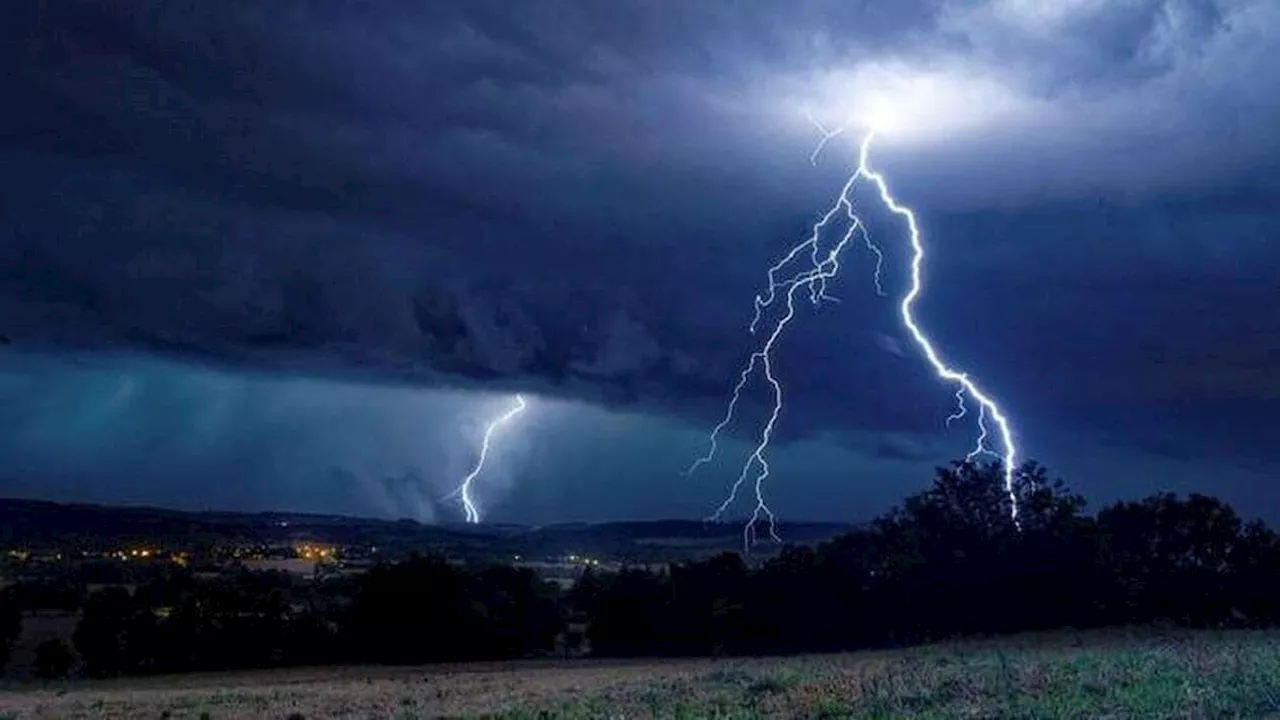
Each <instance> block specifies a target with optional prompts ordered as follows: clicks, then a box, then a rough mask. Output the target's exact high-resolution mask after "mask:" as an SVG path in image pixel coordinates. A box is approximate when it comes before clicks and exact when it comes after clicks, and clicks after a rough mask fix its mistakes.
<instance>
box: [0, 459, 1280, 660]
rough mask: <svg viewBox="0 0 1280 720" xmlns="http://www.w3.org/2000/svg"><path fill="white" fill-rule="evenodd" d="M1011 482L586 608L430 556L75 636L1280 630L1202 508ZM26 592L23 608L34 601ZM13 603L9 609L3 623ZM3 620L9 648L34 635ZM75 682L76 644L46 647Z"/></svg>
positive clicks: (665, 646)
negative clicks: (1105, 499) (1096, 502)
mask: <svg viewBox="0 0 1280 720" xmlns="http://www.w3.org/2000/svg"><path fill="white" fill-rule="evenodd" d="M1003 482H1004V481H1003V473H1002V472H1001V469H1000V468H999V466H997V465H994V464H986V465H977V464H973V463H957V464H954V465H953V466H951V467H948V468H942V469H939V470H938V472H937V476H936V478H935V480H934V483H933V485H932V486H931V487H930V488H929V489H927V490H925V491H923V492H921V493H919V494H916V495H913V496H911V497H909V498H907V499H906V500H905V501H904V502H903V503H902V504H901V505H899V506H898V507H895V508H894V509H892V510H891V511H889V512H888V513H886V514H884V515H883V516H881V517H879V518H877V519H876V520H874V521H873V522H872V523H870V524H869V525H867V526H866V527H865V528H863V529H860V530H858V531H856V532H852V533H850V534H847V535H844V536H842V537H839V538H837V539H835V540H832V541H830V542H827V543H823V544H821V545H818V546H816V547H805V546H789V547H785V548H783V549H782V551H781V552H780V553H778V554H777V555H775V556H773V557H771V558H769V559H768V560H766V561H764V562H762V563H759V564H758V565H754V566H751V565H748V563H747V562H745V561H744V559H743V558H742V557H741V556H739V555H737V554H733V553H726V554H722V555H718V556H715V557H712V558H709V559H705V560H701V561H690V562H683V563H674V564H671V565H669V566H667V567H666V568H665V569H663V570H661V571H652V570H648V569H644V568H628V569H623V570H622V571H620V572H616V573H609V572H598V571H590V572H587V573H586V574H584V575H583V577H582V578H581V579H580V580H579V581H578V582H577V583H576V584H575V585H574V586H573V587H572V588H571V589H570V590H568V591H567V592H560V591H559V589H558V588H557V587H556V586H554V585H552V584H549V583H546V582H544V581H542V580H541V579H539V577H538V576H537V575H536V574H535V573H533V572H532V571H530V570H527V569H519V568H515V567H510V566H500V565H495V566H469V565H455V564H451V563H449V562H447V561H445V560H444V559H442V558H438V557H430V556H428V557H420V558H416V559H413V560H410V561H408V562H403V563H399V564H395V565H380V566H378V567H375V568H373V569H372V570H370V571H369V572H367V573H365V574H363V575H361V576H358V577H355V578H333V579H329V580H325V581H321V582H316V583H304V582H301V581H299V580H298V579H296V578H292V577H290V576H288V575H285V574H283V573H250V572H242V573H240V574H238V575H235V576H232V577H229V578H222V579H219V580H217V581H207V580H205V581H201V580H197V579H195V578H193V577H192V576H191V575H189V574H184V573H181V572H173V573H167V574H166V575H165V576H163V577H158V578H154V579H152V580H151V581H149V582H147V583H146V584H143V585H140V586H138V587H137V588H136V589H135V590H134V591H133V592H129V591H127V590H125V589H123V588H108V589H106V590H102V591H100V592H97V593H94V594H92V595H90V596H89V597H88V598H87V600H86V601H85V603H84V607H83V612H82V618H81V620H80V622H79V626H78V627H77V629H76V632H75V634H74V636H73V645H74V657H78V659H79V667H80V668H81V670H82V672H83V673H84V674H86V675H90V676H110V675H119V674H148V673H161V672H184V671H192V670H221V669H231V668H246V667H273V666H282V665H297V664H308V665H314V664H327V663H392V664H413V663H423V662H434V661H458V660H478V659H496V658H511V657H521V656H529V655H538V654H547V653H552V652H561V651H567V650H570V649H573V648H574V647H575V646H577V645H578V643H579V642H580V641H582V640H585V643H586V646H587V647H589V650H590V652H591V654H593V655H597V656H634V655H711V654H770V653H794V652H823V651H838V650H853V649H861V648H871V647H886V646H900V645H906V644H914V643H923V642H929V641H933V640H940V639H946V638H955V637H960V636H965V635H974V634H995V633H1012V632H1019V631H1028V630H1043V629H1052V628H1061V627H1074V628H1092V627H1103V626H1113V625H1133V624H1150V623H1173V624H1178V625H1182V626H1187V627H1223V626H1261V625H1271V624H1275V623H1277V622H1278V621H1280V538H1278V537H1277V534H1276V533H1275V532H1274V531H1272V530H1271V529H1269V528H1268V527H1266V526H1265V525H1263V524H1262V523H1260V522H1245V521H1243V520H1242V519H1241V518H1240V516H1239V515H1238V514H1237V513H1236V512H1235V511H1234V510H1233V509H1232V508H1231V507H1230V506H1229V505H1227V504H1226V503H1224V502H1222V501H1220V500H1218V499H1215V498H1212V497H1208V496H1204V495H1194V494H1193V495H1191V496H1189V497H1185V498H1180V497H1175V496H1173V495H1168V494H1162V495H1156V496H1152V497H1149V498H1146V499H1143V500H1140V501H1126V502H1119V503H1116V504H1113V505H1111V506H1108V507H1106V508H1103V509H1101V510H1100V511H1099V512H1097V513H1096V514H1093V515H1091V514H1088V513H1086V503H1085V500H1084V498H1083V497H1081V496H1080V495H1079V494H1076V493H1074V492H1072V491H1071V490H1070V489H1069V488H1067V487H1066V486H1065V485H1064V484H1063V483H1062V482H1061V481H1060V480H1050V478H1049V476H1048V474H1047V473H1046V471H1045V470H1044V468H1042V467H1040V466H1039V465H1036V464H1034V463H1028V464H1026V465H1024V466H1023V467H1021V468H1020V469H1019V471H1018V472H1017V473H1016V475H1015V487H1014V493H1015V495H1016V496H1017V497H1018V498H1019V502H1018V506H1017V510H1018V512H1017V516H1016V518H1015V517H1014V515H1013V505H1012V503H1011V500H1010V497H1009V494H1008V493H1007V491H1006V489H1005V487H1004V484H1003ZM12 590H13V589H11V592H10V595H9V596H8V602H7V604H8V606H9V607H10V608H12V607H14V606H15V605H16V602H15V601H14V600H13V598H14V597H15V595H13V593H12ZM4 604H5V603H0V607H2V606H3V605H4ZM12 617H13V610H12V609H11V610H10V611H8V612H5V611H3V610H2V609H0V642H3V643H5V645H6V646H7V641H8V640H11V639H12V636H13V635H15V634H16V630H15V629H14V627H15V625H14V624H13V622H11V618H12ZM41 650H42V655H41V656H40V657H37V664H36V670H37V672H38V673H40V674H46V675H52V676H56V675H58V674H62V673H66V672H67V670H68V669H69V668H70V667H71V665H72V663H73V653H72V652H71V650H72V648H67V647H62V648H59V647H57V646H56V645H50V646H49V647H42V648H41Z"/></svg>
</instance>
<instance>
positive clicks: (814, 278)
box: [685, 117, 1018, 550]
mask: <svg viewBox="0 0 1280 720" xmlns="http://www.w3.org/2000/svg"><path fill="white" fill-rule="evenodd" d="M810 120H813V118H812V117H811V118H810ZM813 122H814V124H815V125H816V126H817V127H818V130H819V131H820V132H821V133H822V139H821V141H820V142H819V144H818V147H817V148H816V149H815V150H814V152H813V154H812V155H811V156H810V160H811V161H814V162H816V159H817V156H818V154H819V153H820V152H821V151H822V148H823V147H824V146H825V145H826V144H827V143H828V142H830V141H831V140H832V139H834V138H835V137H836V136H837V135H839V134H840V133H841V132H842V131H843V128H841V129H837V130H829V129H827V128H826V127H823V126H822V125H821V124H820V123H818V122H817V121H816V120H815V121H813ZM874 137H875V133H874V132H869V133H868V134H867V136H866V138H865V139H863V141H862V145H861V147H860V148H859V153H858V167H857V169H856V170H855V171H854V172H853V174H852V175H851V176H849V179H848V180H847V181H846V182H845V184H844V187H843V188H841V190H840V194H839V195H838V196H837V197H836V200H835V202H834V203H833V204H832V205H831V207H829V208H828V209H827V211H826V212H825V213H823V214H822V215H821V216H820V217H819V219H818V221H817V222H816V223H814V225H813V227H812V228H811V229H810V233H809V235H808V237H807V238H806V239H805V240H803V241H801V242H800V243H798V244H797V245H795V246H794V247H792V248H791V249H790V250H789V251H788V252H787V254H786V255H784V256H783V257H782V259H781V260H779V261H778V262H777V263H774V265H773V266H772V267H770V268H769V272H768V274H767V280H768V287H767V288H766V289H765V291H764V292H763V293H761V294H759V295H757V296H756V298H755V302H754V305H755V312H754V314H753V316H752V319H751V323H750V324H749V325H748V326H747V329H748V331H749V332H750V333H752V334H753V335H754V334H756V332H757V331H758V330H759V328H760V326H761V324H762V323H764V322H765V321H766V320H767V319H768V318H769V317H770V311H772V310H774V309H775V305H776V304H777V300H778V299H779V297H780V296H781V297H782V298H784V299H785V307H784V308H782V309H781V310H780V311H778V313H777V315H778V316H777V317H776V319H773V320H772V321H771V324H770V325H769V327H770V330H769V331H768V332H767V333H766V334H765V340H764V343H763V344H762V345H761V346H760V347H759V349H758V350H756V351H755V352H753V353H752V354H751V357H750V358H749V360H748V361H747V366H746V367H745V368H744V369H743V370H742V374H741V375H740V376H739V378H738V383H737V385H736V386H735V387H734V389H733V394H732V395H731V396H730V399H729V405H728V408H727V409H726V411H725V415H724V418H723V419H722V420H721V421H720V422H719V424H717V425H716V426H715V428H714V429H712V431H711V436H710V438H709V442H708V448H707V452H706V454H704V455H703V456H702V457H699V458H698V459H696V460H695V461H694V462H693V464H692V465H690V466H689V468H688V469H687V470H686V471H685V473H686V474H692V473H693V472H694V471H695V470H697V469H698V467H700V466H701V465H704V464H706V463H709V462H711V460H712V459H713V458H714V457H715V454H716V452H717V449H718V441H719V437H720V433H721V432H722V431H723V430H724V429H725V428H726V427H728V426H729V424H730V423H731V422H733V418H734V413H735V411H736V409H737V406H738V401H739V400H740V399H741V396H742V391H743V390H744V389H746V387H747V384H748V383H749V382H750V380H751V378H752V376H753V375H754V374H755V373H756V369H757V368H760V369H761V371H762V374H763V375H764V379H765V381H766V382H768V383H769V386H770V388H771V390H772V396H773V407H772V411H771V412H770V415H769V419H768V421H767V422H766V423H765V424H764V427H763V428H762V430H761V431H760V434H759V436H758V441H757V443H756V445H755V448H754V449H753V451H752V452H751V453H750V454H749V455H748V456H747V460H746V462H745V463H744V464H743V466H742V470H741V472H740V473H739V474H738V479H737V481H736V482H734V483H733V485H732V486H731V487H730V489H729V493H728V495H727V497H726V498H725V500H724V502H722V503H721V504H720V506H719V507H718V508H716V511H715V512H714V513H712V515H711V517H710V518H709V519H711V520H714V521H718V520H720V519H721V518H722V517H723V516H724V513H725V512H726V511H727V510H728V509H729V507H730V506H731V505H732V504H733V502H734V501H735V500H736V499H737V497H738V493H739V491H740V490H741V488H742V485H743V484H744V483H746V481H747V479H748V478H751V477H752V470H753V469H755V471H756V472H755V475H754V478H753V482H754V490H755V492H754V495H755V501H756V503H755V508H754V509H753V511H752V514H751V516H750V518H749V519H748V521H747V524H746V527H745V528H744V529H743V543H744V548H746V549H748V550H749V549H750V548H751V546H752V545H753V544H754V543H755V542H756V539H757V529H756V528H757V525H758V523H760V522H761V521H762V520H767V521H768V532H769V537H770V538H771V539H773V540H774V541H778V540H779V538H778V534H777V528H776V518H775V516H774V514H773V512H772V510H770V509H769V506H768V504H767V503H766V502H765V499H764V481H765V480H766V479H767V478H768V477H769V463H768V460H767V451H768V448H769V443H770V441H771V440H772V438H773V434H774V430H775V427H776V425H777V421H778V416H779V415H780V414H781V412H782V400H783V393H782V385H781V383H780V382H779V381H778V379H777V377H776V376H775V374H774V359H773V351H774V348H775V345H776V344H777V342H778V339H779V337H781V335H782V332H783V330H785V329H786V326H787V325H788V324H789V323H790V322H791V320H792V319H793V318H794V317H795V311H796V308H795V296H796V293H797V292H798V291H800V290H802V289H803V290H804V291H806V292H807V293H808V296H809V301H810V303H811V304H813V305H814V306H817V305H820V304H821V303H822V302H823V301H826V300H835V298H833V297H831V296H830V295H828V294H827V281H828V280H831V279H833V278H835V277H836V276H837V275H838V274H839V272H840V260H839V258H840V254H841V252H842V251H843V250H844V249H845V247H846V246H847V245H848V244H849V242H850V241H851V240H852V239H853V237H854V235H855V234H858V235H861V237H862V238H863V240H864V244H865V245H866V247H867V249H868V250H870V251H871V253H872V254H873V255H874V256H875V258H876V266H875V286H876V291H877V294H878V295H881V296H883V295H884V291H883V289H882V287H881V284H880V275H881V265H882V263H883V260H884V256H883V253H882V252H881V251H880V248H879V247H878V246H877V245H876V244H875V243H874V242H872V240H871V236H870V235H869V234H867V229H866V225H865V223H863V221H862V219H861V218H860V217H859V216H858V214H857V212H856V210H855V208H854V204H853V190H854V187H855V185H856V184H857V182H858V180H859V179H865V180H867V181H869V182H870V183H871V184H873V185H874V186H875V188H876V189H877V191H878V194H879V197H880V200H881V202H883V203H884V205H885V206H886V207H887V208H888V209H889V210H890V211H891V212H893V213H894V214H895V215H898V216H899V217H901V218H903V219H905V220H906V222H907V229H908V231H909V236H910V242H911V250H912V255H911V277H910V284H909V287H908V289H907V292H906V294H905V295H903V297H902V300H901V303H900V305H899V311H900V314H901V318H902V324H903V326H904V327H905V328H906V330H907V333H908V334H909V335H911V337H912V339H913V340H914V341H915V343H916V345H917V346H918V347H919V348H920V350H921V351H922V352H923V354H924V356H925V358H926V359H927V360H928V361H929V364H930V366H932V368H933V370H934V372H935V373H936V374H937V375H938V377H939V378H941V379H942V380H944V381H946V382H950V383H954V384H955V385H956V402H957V409H956V411H955V412H954V413H952V414H951V415H950V416H949V417H948V418H947V421H946V424H947V425H948V426H949V425H950V424H951V423H952V422H953V421H955V420H958V419H960V418H963V417H964V416H965V415H966V414H967V410H966V407H965V402H964V399H965V395H966V394H967V395H968V396H969V397H970V398H972V399H973V400H975V401H976V402H977V405H978V429H979V432H980V435H979V437H978V441H977V444H976V446H975V447H974V450H973V451H972V452H970V453H969V455H968V456H967V459H968V460H973V459H975V458H976V457H978V456H979V455H982V454H991V455H996V456H997V457H999V458H1000V460H1001V462H1002V464H1003V467H1004V481H1005V490H1006V491H1007V492H1008V493H1009V499H1010V501H1011V503H1012V505H1011V508H1012V509H1011V512H1012V515H1013V520H1014V522H1015V523H1017V522H1018V504H1017V497H1016V495H1015V493H1014V488H1013V474H1014V466H1015V463H1016V460H1017V448H1016V447H1015V445H1014V442H1013V432H1012V430H1011V428H1010V424H1009V420H1008V418H1007V417H1006V415H1005V413H1004V411H1003V410H1002V409H1001V408H1000V406H999V405H998V404H996V402H995V400H994V399H992V397H991V396H990V395H988V394H987V393H986V392H985V391H984V390H983V389H982V388H981V387H979V386H978V385H977V383H975V382H974V381H973V380H972V379H971V378H970V377H969V375H968V374H967V373H962V372H960V371H958V370H955V369H953V368H952V367H951V366H949V365H947V364H946V363H945V362H943V360H942V359H941V357H940V356H939V355H938V352H937V350H936V349H935V348H934V345H933V342H932V341H931V340H930V339H929V337H928V336H927V335H926V334H925V332H924V331H923V330H922V329H921V328H920V326H919V324H918V323H917V322H916V319H915V316H914V314H913V312H912V310H913V309H914V306H915V301H916V299H917V298H918V297H919V295H920V292H921V288H922V282H923V279H922V276H923V265H924V255H925V251H924V245H923V244H922V242H921V239H920V230H919V227H918V226H917V223H916V217H915V214H914V213H913V212H912V211H911V210H910V209H909V208H907V207H905V206H903V205H901V204H899V203H898V201H897V200H896V199H895V198H894V197H893V195H892V193H890V191H889V187H888V183H887V182H886V181H885V179H884V177H883V176H882V175H880V174H879V173H877V172H875V171H874V170H872V168H871V165H870V163H869V160H868V156H869V154H870V149H871V142H872V140H873V139H874ZM840 223H843V224H844V232H843V233H842V234H841V235H840V239H839V241H837V242H836V243H835V244H834V245H831V247H830V248H829V249H827V250H826V251H824V250H823V249H822V236H823V231H824V230H826V229H827V228H828V227H829V226H836V225H838V224H840ZM806 250H807V251H808V252H807V253H806V252H805V251H806ZM806 259H807V260H808V262H807V263H806V265H805V266H804V267H802V268H801V269H800V270H798V271H795V272H793V273H792V274H790V275H787V274H785V273H784V271H786V270H787V269H788V268H789V267H791V266H792V265H793V264H795V263H796V261H797V260H800V261H803V260H806ZM988 416H989V417H990V418H991V419H992V420H993V421H994V422H995V424H996V429H997V432H998V434H999V436H1000V445H1001V449H1002V450H1003V453H999V454H997V453H995V452H993V451H992V450H990V449H989V448H988V447H987V444H986V443H987V439H988V435H989V433H988V429H987V425H986V420H987V418H988Z"/></svg>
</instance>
